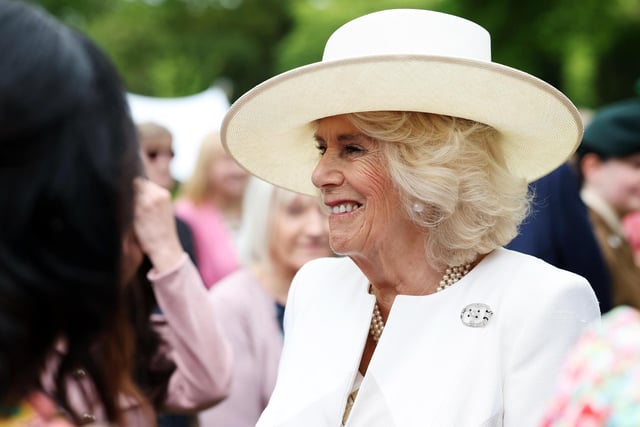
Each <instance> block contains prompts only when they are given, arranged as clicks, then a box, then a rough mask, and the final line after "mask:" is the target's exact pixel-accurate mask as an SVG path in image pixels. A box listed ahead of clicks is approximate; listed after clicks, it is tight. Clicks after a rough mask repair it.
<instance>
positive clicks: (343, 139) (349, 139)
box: [313, 133, 368, 142]
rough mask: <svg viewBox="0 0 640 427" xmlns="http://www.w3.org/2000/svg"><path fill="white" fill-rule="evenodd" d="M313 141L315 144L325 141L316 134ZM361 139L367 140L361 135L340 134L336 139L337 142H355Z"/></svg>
mask: <svg viewBox="0 0 640 427" xmlns="http://www.w3.org/2000/svg"><path fill="white" fill-rule="evenodd" d="M313 139H314V140H315V141H316V142H325V139H324V138H323V137H321V136H320V135H318V134H317V133H316V134H313ZM362 139H368V138H367V137H366V136H365V135H364V134H362V133H341V134H339V135H338V137H337V140H338V142H357V141H360V140H362Z"/></svg>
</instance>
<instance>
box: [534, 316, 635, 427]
mask: <svg viewBox="0 0 640 427" xmlns="http://www.w3.org/2000/svg"><path fill="white" fill-rule="evenodd" d="M639 337H640V313H639V312H638V310H636V309H634V308H632V307H628V306H618V307H616V308H614V309H613V310H611V311H609V312H608V313H606V314H605V315H604V316H603V317H602V323H601V324H597V325H592V326H591V327H590V328H589V329H588V330H587V331H585V333H584V334H583V335H582V336H581V337H580V339H579V340H578V342H577V343H576V346H575V348H574V349H573V350H572V351H571V353H570V354H569V357H568V358H567V361H566V363H565V366H564V369H563V372H562V375H561V377H560V382H559V386H558V389H557V392H556V393H555V395H554V397H553V399H552V401H551V404H550V405H549V409H548V411H547V413H546V415H545V416H544V418H543V421H542V422H541V424H540V425H541V427H569V426H570V427H604V426H607V427H635V426H639V425H640V387H638V383H639V382H640V339H639Z"/></svg>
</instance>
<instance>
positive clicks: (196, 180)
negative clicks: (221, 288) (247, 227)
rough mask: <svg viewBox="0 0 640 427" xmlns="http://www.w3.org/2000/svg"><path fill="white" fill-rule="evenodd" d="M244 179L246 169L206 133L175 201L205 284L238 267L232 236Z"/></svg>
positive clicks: (214, 135) (238, 215)
mask: <svg viewBox="0 0 640 427" xmlns="http://www.w3.org/2000/svg"><path fill="white" fill-rule="evenodd" d="M246 183H247V173H246V172H245V171H244V169H242V168H241V167H240V166H238V164H237V163H236V162H235V161H234V160H233V159H232V158H231V157H230V156H229V155H228V154H227V153H226V152H225V151H224V149H223V148H222V144H221V142H220V137H219V135H218V133H217V132H212V133H210V134H209V135H207V137H205V138H204V140H203V141H202V145H201V146H200V153H199V155H198V161H197V163H196V166H195V170H194V172H193V175H192V176H191V178H190V179H189V181H187V182H186V183H185V184H184V185H183V187H182V189H181V193H180V196H179V198H178V200H177V202H176V205H175V209H176V215H177V216H178V217H179V218H180V219H182V220H183V221H185V222H186V223H187V224H188V225H189V226H190V227H191V231H192V232H193V238H194V245H195V253H196V261H197V262H196V264H197V265H198V270H199V271H200V275H201V276H202V280H203V281H204V283H205V286H206V287H207V288H210V287H211V286H213V285H214V284H215V283H216V282H217V281H218V280H220V279H222V278H223V277H224V276H226V275H227V274H229V273H231V272H233V271H235V270H236V269H237V268H238V261H237V256H236V247H235V236H236V233H237V229H238V226H239V223H240V216H241V213H242V195H243V194H244V189H245V186H246Z"/></svg>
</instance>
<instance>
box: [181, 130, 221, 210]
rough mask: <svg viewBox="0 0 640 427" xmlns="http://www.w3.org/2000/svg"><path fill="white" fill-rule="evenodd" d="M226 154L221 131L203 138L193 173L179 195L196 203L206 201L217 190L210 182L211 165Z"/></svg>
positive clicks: (213, 132)
mask: <svg viewBox="0 0 640 427" xmlns="http://www.w3.org/2000/svg"><path fill="white" fill-rule="evenodd" d="M224 154H225V151H224V147H223V146H222V141H221V140H220V133H219V132H218V131H212V132H210V133H208V134H207V135H206V136H205V137H204V138H203V139H202V143H201V144H200V150H199V151H198V158H197V160H196V164H195V167H194V169H193V173H192V175H191V177H190V178H189V179H188V180H187V181H186V182H185V183H184V184H183V185H182V187H181V189H180V194H179V197H185V198H187V199H189V200H191V201H192V202H193V203H194V204H196V205H200V204H202V203H204V202H205V201H206V199H207V196H209V195H210V193H211V192H212V191H214V190H215V189H213V188H211V184H209V171H210V169H211V165H212V164H213V163H214V162H216V161H217V160H218V159H219V158H221V157H222V156H223V155H224Z"/></svg>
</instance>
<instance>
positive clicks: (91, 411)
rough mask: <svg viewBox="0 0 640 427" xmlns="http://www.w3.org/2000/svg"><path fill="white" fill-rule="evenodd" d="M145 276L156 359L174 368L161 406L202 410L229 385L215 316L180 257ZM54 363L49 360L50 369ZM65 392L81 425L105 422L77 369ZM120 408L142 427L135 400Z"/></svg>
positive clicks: (47, 383)
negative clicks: (155, 308) (158, 341)
mask: <svg viewBox="0 0 640 427" xmlns="http://www.w3.org/2000/svg"><path fill="white" fill-rule="evenodd" d="M147 277H148V278H149V280H150V281H151V282H152V283H153V288H154V292H155V295H156V299H157V300H158V304H159V305H160V308H161V309H162V313H163V314H161V315H158V314H155V315H153V316H152V322H153V324H154V327H155V328H157V330H158V331H159V332H160V334H161V335H162V337H163V338H164V340H165V342H166V344H167V346H166V348H162V350H161V354H159V355H158V357H159V359H162V358H163V356H164V357H165V358H166V357H169V358H171V359H172V360H173V361H174V363H175V364H176V370H175V372H174V373H173V375H172V376H171V378H170V380H169V384H168V388H167V395H166V400H165V402H164V407H165V408H166V409H167V410H169V411H183V412H184V411H198V410H202V409H204V408H208V407H210V406H211V405H213V404H215V403H216V402H218V401H220V400H221V399H224V398H225V397H226V395H227V394H228V392H229V389H230V386H231V372H232V366H231V349H230V347H229V344H228V342H227V341H226V339H225V338H224V336H223V335H222V332H221V327H220V324H219V316H220V314H219V313H217V312H216V310H215V309H213V308H212V304H211V303H210V302H209V300H208V299H207V290H206V289H205V287H204V286H202V280H201V279H200V276H199V275H198V271H197V270H196V268H195V266H194V265H193V263H192V262H191V261H190V260H189V257H188V256H187V255H186V254H184V256H183V259H182V260H181V262H180V263H179V264H178V265H177V266H176V267H175V268H174V269H173V270H171V271H168V272H165V273H163V274H157V273H156V272H154V271H153V270H152V271H151V272H149V274H148V276H147ZM56 363H57V361H56V360H53V361H52V362H51V366H50V369H53V367H54V366H55V364H56ZM48 372H49V374H48V375H47V374H46V373H45V375H44V377H43V385H44V387H45V390H47V391H48V392H49V393H51V394H52V395H53V394H54V393H53V391H54V387H53V382H52V375H51V371H48ZM67 393H69V400H70V402H71V405H72V406H73V407H74V408H75V409H76V411H77V412H78V413H80V414H85V415H84V416H83V421H84V422H85V423H87V424H88V423H90V422H94V421H98V422H101V421H104V420H105V414H104V410H103V408H102V407H101V405H100V404H99V403H98V402H97V401H96V393H95V389H94V388H93V384H92V382H91V381H90V379H89V378H88V377H87V376H86V374H84V372H83V371H78V372H76V373H75V374H74V375H73V378H72V379H70V380H69V382H68V388H67ZM123 407H125V408H126V410H127V413H126V421H125V426H127V427H148V425H149V422H148V420H147V418H145V416H144V412H143V411H142V408H141V407H140V405H139V404H138V402H136V401H132V400H131V399H125V398H124V397H123Z"/></svg>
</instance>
